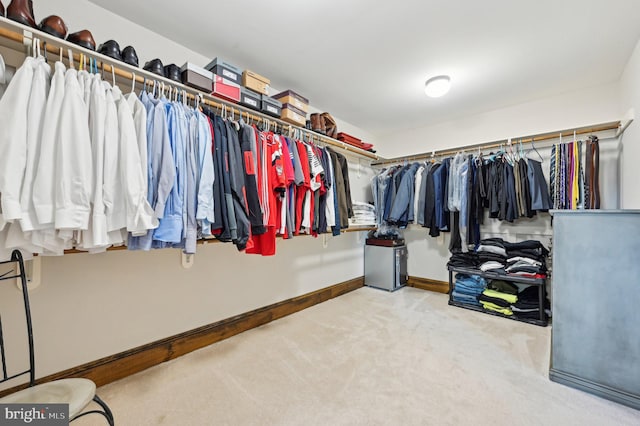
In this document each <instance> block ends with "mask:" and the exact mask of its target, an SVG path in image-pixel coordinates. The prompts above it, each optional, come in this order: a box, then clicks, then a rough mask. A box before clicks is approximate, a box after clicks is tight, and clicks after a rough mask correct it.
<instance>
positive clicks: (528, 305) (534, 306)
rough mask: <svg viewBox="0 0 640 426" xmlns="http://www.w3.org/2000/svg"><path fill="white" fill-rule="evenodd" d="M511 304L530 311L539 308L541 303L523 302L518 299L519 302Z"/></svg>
mask: <svg viewBox="0 0 640 426" xmlns="http://www.w3.org/2000/svg"><path fill="white" fill-rule="evenodd" d="M511 306H513V307H515V308H518V309H520V310H521V311H528V310H531V309H533V310H539V309H540V304H539V303H538V302H536V303H533V302H521V301H518V302H517V303H514V304H512V305H511Z"/></svg>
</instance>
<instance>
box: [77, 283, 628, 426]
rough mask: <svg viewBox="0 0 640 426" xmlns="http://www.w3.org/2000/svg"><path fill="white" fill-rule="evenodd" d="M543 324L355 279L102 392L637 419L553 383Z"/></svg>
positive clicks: (300, 421)
mask: <svg viewBox="0 0 640 426" xmlns="http://www.w3.org/2000/svg"><path fill="white" fill-rule="evenodd" d="M550 334H551V330H550V328H542V327H537V326H533V325H529V324H523V323H518V322H515V321H510V320H506V319H502V318H497V317H493V316H491V315H485V314H482V313H478V312H472V311H467V310H464V309H460V308H455V307H450V306H448V305H447V296H445V295H440V294H435V293H430V292H426V291H422V290H416V289H413V288H405V289H402V290H400V291H397V292H395V293H387V292H383V291H380V290H374V289H370V288H363V289H360V290H357V291H355V292H352V293H349V294H347V295H344V296H342V297H339V298H337V299H334V300H331V301H328V302H326V303H323V304H321V305H317V306H315V307H313V308H310V309H307V310H305V311H302V312H299V313H297V314H295V315H292V316H289V317H286V318H284V319H281V320H279V321H275V322H273V323H271V324H268V325H266V326H263V327H260V328H258V329H255V330H251V331H248V332H246V333H243V334H241V335H238V336H235V337H233V338H230V339H228V340H225V341H223V342H220V343H218V344H215V345H212V346H210V347H207V348H204V349H202V350H199V351H196V352H193V353H191V354H189V355H186V356H184V357H181V358H179V359H176V360H173V361H171V362H168V363H165V364H162V365H160V366H157V367H154V368H151V369H149V370H147V371H144V372H142V373H139V374H137V375H135V376H131V377H128V378H126V379H123V380H120V381H118V382H115V383H112V384H109V385H107V386H104V387H102V388H100V389H98V393H99V395H100V396H101V397H102V398H103V399H104V400H105V401H107V402H108V403H109V405H110V406H111V408H112V409H113V411H114V413H115V416H116V424H117V425H120V426H129V425H131V426H142V425H176V426H187V425H189V426H191V425H193V426H196V425H197V426H202V425H491V426H500V425H510V426H511V425H563V426H566V425H581V426H584V425H599V426H600V425H606V426H609V425H640V411H635V410H633V409H631V408H628V407H624V406H622V405H618V404H615V403H613V402H609V401H606V400H604V399H600V398H597V397H595V396H592V395H589V394H587V393H583V392H580V391H577V390H574V389H571V388H568V387H565V386H562V385H559V384H556V383H553V382H551V381H549V379H548V365H549V348H550ZM73 424H74V425H94V424H95V425H98V424H104V422H101V419H100V418H99V417H96V416H89V418H84V419H80V420H78V421H77V422H74V423H73Z"/></svg>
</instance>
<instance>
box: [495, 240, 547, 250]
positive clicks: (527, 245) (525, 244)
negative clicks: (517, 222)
mask: <svg viewBox="0 0 640 426" xmlns="http://www.w3.org/2000/svg"><path fill="white" fill-rule="evenodd" d="M503 247H504V248H505V249H507V250H509V251H511V250H536V249H543V248H544V246H543V245H542V243H541V242H540V241H537V240H526V241H520V242H517V243H509V242H507V241H505V242H504V243H503Z"/></svg>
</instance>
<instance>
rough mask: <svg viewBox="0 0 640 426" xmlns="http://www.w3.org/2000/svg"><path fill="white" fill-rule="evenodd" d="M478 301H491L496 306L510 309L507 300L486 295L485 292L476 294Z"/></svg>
mask: <svg viewBox="0 0 640 426" xmlns="http://www.w3.org/2000/svg"><path fill="white" fill-rule="evenodd" d="M478 302H480V303H485V302H486V303H493V304H494V305H496V306H500V307H501V308H509V309H511V303H509V302H507V301H506V300H504V299H500V298H498V297H491V296H487V295H486V294H479V295H478Z"/></svg>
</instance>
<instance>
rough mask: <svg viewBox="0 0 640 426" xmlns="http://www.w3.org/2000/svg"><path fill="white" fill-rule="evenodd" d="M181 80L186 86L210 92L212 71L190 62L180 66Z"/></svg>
mask: <svg viewBox="0 0 640 426" xmlns="http://www.w3.org/2000/svg"><path fill="white" fill-rule="evenodd" d="M180 72H181V73H182V82H183V83H184V84H186V85H187V86H190V87H193V88H195V89H198V90H202V91H205V92H207V93H210V92H211V90H212V89H213V73H212V72H211V71H208V70H206V69H204V68H202V67H199V66H197V65H195V64H192V63H191V62H187V63H185V64H184V65H183V66H182V68H180Z"/></svg>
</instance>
